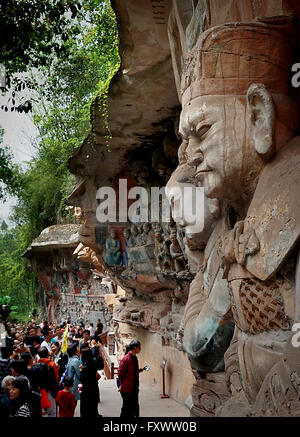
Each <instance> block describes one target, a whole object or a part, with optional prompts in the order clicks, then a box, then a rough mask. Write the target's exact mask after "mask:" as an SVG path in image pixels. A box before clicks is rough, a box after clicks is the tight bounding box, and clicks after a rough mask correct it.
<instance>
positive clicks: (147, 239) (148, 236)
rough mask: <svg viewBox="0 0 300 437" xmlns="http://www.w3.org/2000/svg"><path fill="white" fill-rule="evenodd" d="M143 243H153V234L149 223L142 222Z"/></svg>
mask: <svg viewBox="0 0 300 437" xmlns="http://www.w3.org/2000/svg"><path fill="white" fill-rule="evenodd" d="M143 231H144V233H143V236H144V244H154V239H155V234H154V230H153V229H152V226H151V223H144V225H143Z"/></svg>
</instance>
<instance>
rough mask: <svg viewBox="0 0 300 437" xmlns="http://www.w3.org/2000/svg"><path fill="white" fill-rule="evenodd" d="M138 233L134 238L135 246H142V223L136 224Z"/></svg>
mask: <svg viewBox="0 0 300 437" xmlns="http://www.w3.org/2000/svg"><path fill="white" fill-rule="evenodd" d="M137 230H138V234H137V236H136V239H135V243H136V246H143V245H144V244H145V239H144V233H143V231H144V230H143V224H142V223H140V224H138V225H137Z"/></svg>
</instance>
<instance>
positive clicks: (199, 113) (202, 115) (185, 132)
mask: <svg viewBox="0 0 300 437" xmlns="http://www.w3.org/2000/svg"><path fill="white" fill-rule="evenodd" d="M207 117H208V114H207V113H206V112H204V111H203V110H202V109H201V110H200V109H199V110H196V111H195V112H193V113H192V114H189V115H188V117H187V120H186V119H181V120H180V123H179V134H180V135H181V136H182V137H183V138H186V137H188V136H189V134H190V133H191V130H192V128H194V127H196V125H197V124H199V123H200V122H205V120H206V119H207Z"/></svg>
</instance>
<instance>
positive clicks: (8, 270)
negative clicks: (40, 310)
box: [0, 228, 35, 320]
mask: <svg viewBox="0 0 300 437" xmlns="http://www.w3.org/2000/svg"><path fill="white" fill-rule="evenodd" d="M21 232H22V230H21V229H19V228H15V229H11V230H5V231H0V317H1V319H2V320H4V319H5V318H9V319H18V320H20V318H23V316H24V314H25V313H26V314H29V312H30V311H31V309H32V308H33V306H34V302H33V295H34V288H35V287H34V286H35V277H34V274H33V272H32V271H31V270H30V269H28V268H26V261H25V260H24V259H23V258H22V253H23V252H24V250H25V249H26V247H25V246H24V243H23V245H22V244H20V243H21V242H22V235H21ZM12 302H13V303H17V306H14V305H12V304H11V303H12ZM3 305H4V307H3Z"/></svg>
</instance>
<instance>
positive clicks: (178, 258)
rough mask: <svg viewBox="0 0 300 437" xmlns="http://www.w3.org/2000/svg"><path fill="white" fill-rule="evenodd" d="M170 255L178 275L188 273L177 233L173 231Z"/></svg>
mask: <svg viewBox="0 0 300 437" xmlns="http://www.w3.org/2000/svg"><path fill="white" fill-rule="evenodd" d="M170 240H171V245H170V255H171V257H172V259H173V262H174V267H175V271H176V273H183V272H185V271H186V266H185V260H184V255H183V253H182V250H181V247H180V245H179V243H178V240H177V232H176V231H172V232H171V234H170Z"/></svg>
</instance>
